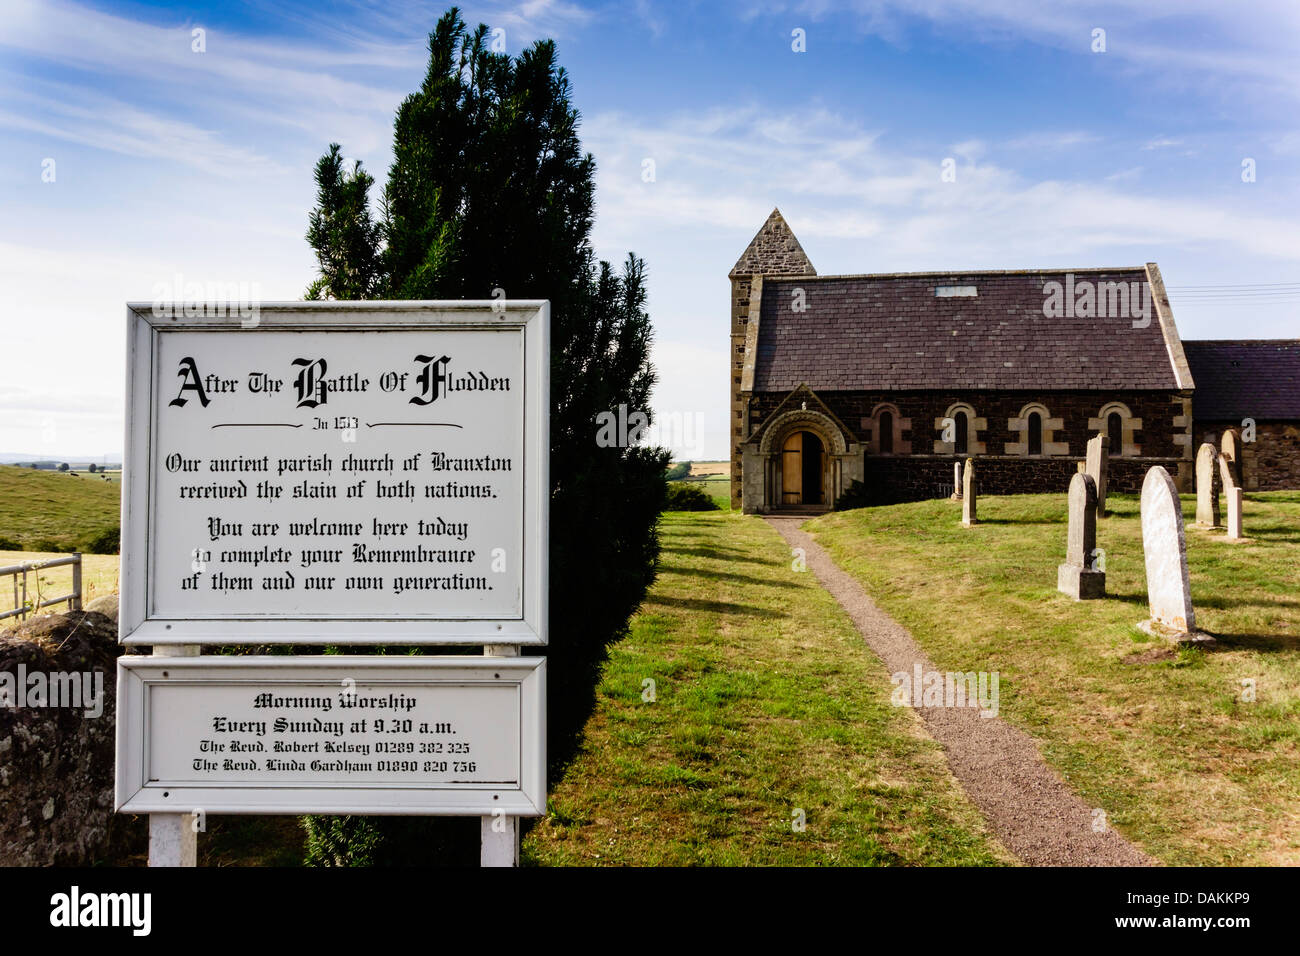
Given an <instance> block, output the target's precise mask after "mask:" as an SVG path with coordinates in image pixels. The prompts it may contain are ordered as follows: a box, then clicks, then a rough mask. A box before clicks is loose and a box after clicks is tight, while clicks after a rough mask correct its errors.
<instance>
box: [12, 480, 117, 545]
mask: <svg viewBox="0 0 1300 956" xmlns="http://www.w3.org/2000/svg"><path fill="white" fill-rule="evenodd" d="M108 477H109V479H110V480H108V481H104V480H102V479H101V478H100V477H99V476H98V475H97V474H96V475H91V474H89V473H87V472H81V473H79V474H77V475H72V474H68V473H64V472H57V471H33V470H32V469H30V468H17V467H14V466H12V465H0V538H5V539H8V540H9V541H11V542H17V543H18V544H19V545H21V547H22V549H23V550H26V551H54V550H77V549H78V548H82V549H84V547H85V544H86V541H87V539H88V538H90V537H92V536H94V535H95V534H97V533H99V532H102V531H104V530H106V529H110V528H116V527H117V526H118V522H119V520H120V509H121V493H122V490H121V484H120V482H121V473H120V472H113V473H110V474H109V476H108Z"/></svg>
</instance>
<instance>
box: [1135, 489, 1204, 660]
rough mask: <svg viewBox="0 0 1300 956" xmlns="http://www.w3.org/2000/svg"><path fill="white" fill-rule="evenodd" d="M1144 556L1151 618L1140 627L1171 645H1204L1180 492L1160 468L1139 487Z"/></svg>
mask: <svg viewBox="0 0 1300 956" xmlns="http://www.w3.org/2000/svg"><path fill="white" fill-rule="evenodd" d="M1142 551H1143V555H1144V557H1145V560H1146V572H1147V603H1148V605H1149V606H1150V609H1151V618H1150V620H1147V621H1143V622H1142V623H1141V624H1139V625H1138V627H1139V628H1140V629H1141V630H1143V631H1145V632H1146V633H1148V634H1151V635H1154V636H1157V637H1163V638H1165V639H1166V640H1170V641H1175V642H1185V641H1204V640H1206V638H1205V636H1204V635H1201V634H1198V633H1197V631H1196V612H1195V611H1193V610H1192V589H1191V579H1190V577H1189V575H1188V572H1187V536H1186V533H1185V532H1184V530H1183V509H1182V503H1181V502H1180V501H1179V500H1178V487H1177V486H1176V485H1175V484H1174V479H1173V478H1171V477H1170V476H1169V472H1167V471H1165V470H1164V469H1163V468H1161V467H1160V466H1159V465H1156V466H1155V467H1153V468H1151V469H1150V470H1149V471H1148V472H1147V476H1146V479H1145V480H1144V481H1143V482H1142Z"/></svg>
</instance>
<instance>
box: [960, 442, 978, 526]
mask: <svg viewBox="0 0 1300 956" xmlns="http://www.w3.org/2000/svg"><path fill="white" fill-rule="evenodd" d="M961 482H962V498H961V523H962V525H963V526H964V527H967V528H969V527H970V526H971V525H973V524H979V522H978V521H977V520H975V459H974V458H967V459H966V467H965V468H963V469H962V476H961Z"/></svg>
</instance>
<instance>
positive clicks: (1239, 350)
mask: <svg viewBox="0 0 1300 956" xmlns="http://www.w3.org/2000/svg"><path fill="white" fill-rule="evenodd" d="M729 278H730V280H731V356H732V359H731V369H730V373H731V409H730V422H731V439H732V444H731V499H732V507H733V508H737V509H743V510H744V511H745V512H749V513H769V512H774V511H820V510H826V509H829V508H830V507H832V506H833V504H834V502H835V501H836V500H837V499H838V498H839V497H840V496H841V495H842V494H844V492H845V491H847V490H848V489H849V488H850V486H852V485H853V483H854V482H855V481H856V482H861V483H862V485H863V486H864V490H865V493H866V495H867V500H868V501H870V502H875V503H887V502H894V501H913V500H919V499H923V498H933V497H940V496H946V495H948V494H950V493H951V492H952V490H953V489H952V483H953V463H954V462H956V461H960V460H963V459H965V458H967V457H974V458H977V459H978V460H979V464H980V473H979V474H980V479H979V482H980V489H981V491H983V492H985V493H988V494H1015V493H1021V492H1044V491H1064V490H1065V489H1066V488H1067V487H1068V486H1069V482H1070V476H1071V475H1072V474H1073V473H1074V472H1075V471H1076V470H1077V463H1078V462H1079V461H1080V460H1081V459H1082V458H1083V457H1084V455H1085V445H1086V443H1087V441H1088V439H1089V438H1091V437H1092V436H1093V435H1095V434H1097V433H1098V432H1102V433H1105V434H1107V435H1109V436H1110V448H1111V452H1110V454H1111V458H1110V462H1109V486H1110V487H1111V488H1112V489H1113V490H1116V491H1132V492H1136V491H1138V490H1139V489H1140V487H1141V482H1142V479H1143V477H1144V475H1145V474H1146V471H1147V469H1148V468H1150V467H1151V466H1152V465H1162V466H1164V467H1165V468H1166V469H1167V470H1168V471H1169V473H1170V474H1171V475H1173V476H1174V478H1175V481H1176V482H1177V483H1178V485H1179V487H1180V489H1182V490H1185V491H1190V490H1191V489H1192V482H1193V472H1194V456H1195V453H1196V446H1197V445H1198V444H1199V443H1200V442H1201V441H1204V440H1206V437H1207V435H1211V434H1213V435H1216V436H1217V434H1219V433H1221V431H1222V430H1223V429H1224V428H1229V427H1235V428H1238V429H1240V428H1241V426H1242V420H1243V419H1245V418H1254V419H1258V420H1259V421H1260V422H1261V423H1262V424H1263V425H1267V427H1260V428H1259V436H1258V438H1259V442H1260V443H1258V444H1256V446H1255V448H1254V449H1252V453H1251V454H1250V455H1248V456H1244V457H1246V458H1247V462H1246V465H1247V467H1246V478H1245V482H1246V488H1247V489H1248V490H1251V489H1261V490H1262V489H1265V488H1270V487H1298V486H1300V480H1297V479H1300V468H1297V465H1298V464H1300V431H1297V427H1300V343H1295V342H1290V343H1288V342H1256V343H1249V342H1245V343H1242V342H1238V343H1224V342H1204V343H1187V346H1189V347H1190V349H1189V348H1186V347H1185V346H1184V343H1183V342H1181V341H1180V339H1179V336H1178V329H1177V326H1176V325H1175V323H1174V316H1173V311H1172V309H1171V308H1170V305H1169V298H1168V296H1167V295H1166V292H1165V287H1164V281H1163V280H1162V279H1161V276H1160V270H1159V269H1158V268H1157V266H1156V264H1155V263H1153V262H1152V263H1147V264H1146V265H1145V266H1136V267H1131V268H1106V269H1097V268H1080V269H1074V270H1072V271H1068V272H1067V271H1061V270H1046V271H1045V270H1022V271H991V272H916V273H898V274H876V275H844V276H819V275H817V272H816V270H815V269H814V268H813V265H812V263H811V262H810V261H809V260H808V257H807V256H806V255H805V254H804V251H803V248H802V246H800V244H799V240H798V239H796V238H795V236H794V233H793V232H792V231H791V230H790V227H789V226H788V225H787V224H786V221H785V219H784V218H783V217H782V216H781V213H780V211H779V210H773V211H772V214H771V216H769V217H768V219H767V222H766V223H764V224H763V227H762V228H761V229H760V230H759V232H758V234H757V235H756V236H755V237H754V239H753V241H752V242H750V244H749V246H748V247H747V248H746V249H745V251H744V253H743V254H742V255H741V257H740V259H739V260H738V261H737V262H736V265H735V267H734V268H733V269H732V270H731V273H730V276H729ZM1189 356H1190V357H1191V358H1192V363H1191V364H1189ZM1243 362H1244V363H1246V364H1245V366H1242V365H1241V364H1240V363H1243ZM1232 363H1238V364H1232ZM1263 365H1266V366H1267V370H1268V372H1269V373H1270V375H1271V380H1264V381H1260V380H1258V379H1257V378H1256V377H1255V376H1252V375H1251V374H1249V373H1250V370H1252V369H1253V370H1256V371H1258V369H1259V368H1260V367H1261V366H1263ZM1238 368H1241V369H1242V371H1241V372H1240V373H1238V372H1237V369H1238ZM1279 375H1280V376H1282V379H1281V383H1279V381H1278V376H1279ZM1200 378H1206V379H1207V380H1209V379H1213V380H1214V381H1215V383H1216V385H1215V387H1214V388H1213V389H1210V390H1207V392H1206V393H1205V400H1204V401H1202V400H1201V398H1200V397H1199V396H1200V394H1201V393H1199V392H1198V390H1197V388H1196V381H1197V380H1198V379H1200ZM1288 382H1289V383H1290V385H1291V389H1290V393H1289V395H1284V396H1283V395H1281V394H1280V392H1279V391H1278V389H1279V384H1281V385H1282V386H1285V384H1286V383H1288ZM1266 399H1267V401H1266ZM1252 411H1253V412H1254V415H1252V414H1251V412H1252ZM1202 424H1203V425H1204V426H1205V427H1200V426H1201V425H1202ZM1252 465H1253V466H1254V470H1253V473H1252V468H1251V466H1252ZM1252 474H1253V484H1252Z"/></svg>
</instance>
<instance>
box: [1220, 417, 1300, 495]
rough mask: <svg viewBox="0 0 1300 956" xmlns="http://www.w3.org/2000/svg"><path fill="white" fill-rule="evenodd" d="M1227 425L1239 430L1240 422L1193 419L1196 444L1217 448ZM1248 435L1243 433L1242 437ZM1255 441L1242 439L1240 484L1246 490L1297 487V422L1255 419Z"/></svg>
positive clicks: (1299, 466) (1299, 424)
mask: <svg viewBox="0 0 1300 956" xmlns="http://www.w3.org/2000/svg"><path fill="white" fill-rule="evenodd" d="M1228 428H1235V429H1237V431H1238V433H1241V431H1242V428H1241V422H1239V421H1237V422H1201V421H1198V422H1196V444H1197V445H1198V446H1199V445H1200V443H1201V442H1204V441H1208V442H1210V443H1211V444H1213V445H1214V447H1215V448H1218V447H1219V440H1220V439H1221V438H1222V437H1223V432H1224V431H1225V430H1226V429H1228ZM1246 437H1249V436H1248V435H1243V439H1244V438H1246ZM1254 438H1255V440H1254V441H1244V440H1243V441H1242V443H1241V459H1242V461H1241V465H1242V483H1243V485H1244V486H1245V490H1246V491H1294V490H1297V489H1300V422H1256V423H1255V436H1254Z"/></svg>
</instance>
